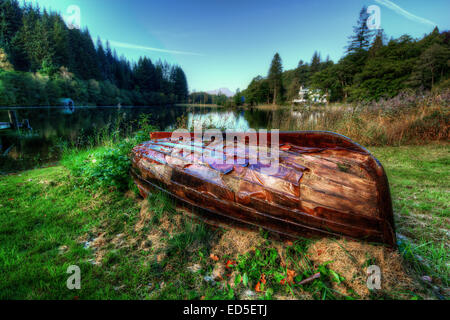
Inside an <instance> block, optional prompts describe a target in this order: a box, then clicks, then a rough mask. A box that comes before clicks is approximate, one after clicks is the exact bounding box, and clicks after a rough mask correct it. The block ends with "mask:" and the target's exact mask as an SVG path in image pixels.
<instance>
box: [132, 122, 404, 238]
mask: <svg viewBox="0 0 450 320" xmlns="http://www.w3.org/2000/svg"><path fill="white" fill-rule="evenodd" d="M191 138H193V134H192V135H191ZM260 138H261V137H259V136H258V138H257V146H255V145H252V144H251V143H249V142H247V143H244V144H242V147H244V148H247V151H248V150H249V149H248V148H253V147H255V148H257V149H258V150H260V149H261V148H262V147H261V146H259V144H260V140H261V139H260ZM267 141H268V142H269V143H270V141H271V136H270V134H268V137H267ZM279 145H280V151H279V159H280V163H279V168H278V169H277V172H274V173H269V174H266V173H264V172H263V170H261V166H260V165H249V163H248V161H246V162H245V163H244V164H241V165H239V164H238V163H237V162H236V163H235V164H233V165H228V166H217V165H215V163H205V162H202V161H199V160H198V158H196V159H195V160H196V161H192V157H191V158H189V159H191V160H190V161H188V160H186V159H187V157H186V152H185V153H184V154H183V156H179V154H182V153H179V149H180V148H181V146H180V144H179V142H178V141H173V140H171V133H167V132H158V133H153V134H152V135H151V140H150V141H148V142H146V143H144V144H141V145H139V146H136V147H135V148H134V149H133V151H132V156H131V160H132V169H131V174H132V176H133V178H134V180H135V182H136V184H137V186H138V187H139V190H140V192H141V194H142V195H143V196H146V195H147V194H148V193H149V192H152V191H154V190H161V191H163V192H166V193H168V194H169V195H171V196H172V197H174V198H176V199H177V200H179V201H180V202H181V203H184V204H186V205H189V206H193V207H195V208H198V209H199V210H200V212H201V214H202V215H203V216H204V217H206V218H208V217H211V218H214V221H220V220H221V218H223V220H227V221H237V222H239V223H244V224H249V225H253V226H257V227H262V228H264V229H267V230H269V231H272V232H276V233H279V234H283V235H287V236H291V237H321V236H331V237H341V236H344V237H348V238H354V239H361V240H365V241H369V242H376V243H384V244H386V245H389V246H395V245H396V238H395V229H394V219H393V212H392V202H391V196H390V191H389V184H388V180H387V177H386V174H385V171H384V169H383V167H382V165H381V164H380V163H379V161H378V160H377V159H375V158H374V157H373V156H372V155H371V154H370V153H369V152H368V151H367V150H366V149H364V148H363V147H361V146H360V145H358V144H356V143H354V142H353V141H351V140H350V139H348V138H346V137H344V136H341V135H338V134H335V133H331V132H316V131H313V132H286V133H280V134H279ZM210 146H211V144H210V145H208V144H207V143H206V144H202V145H200V146H197V149H200V150H205V149H208V148H209V147H210ZM236 146H237V144H236ZM238 147H239V146H238ZM194 149H195V148H194ZM224 150H225V151H224V152H223V153H224V155H225V154H226V148H225V149H224ZM194 151H195V150H194ZM191 156H192V155H191ZM227 156H228V155H227ZM194 158H195V156H194ZM235 158H236V157H235ZM247 160H248V159H247ZM241 163H242V162H241Z"/></svg>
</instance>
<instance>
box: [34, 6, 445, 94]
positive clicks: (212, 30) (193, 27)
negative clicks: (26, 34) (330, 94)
mask: <svg viewBox="0 0 450 320" xmlns="http://www.w3.org/2000/svg"><path fill="white" fill-rule="evenodd" d="M27 1H28V2H34V3H38V4H39V5H40V7H41V8H43V7H45V8H51V9H53V10H54V11H58V12H60V13H62V14H65V13H66V11H67V8H68V7H69V6H70V5H77V6H79V8H80V9H81V26H82V27H85V26H87V27H88V28H89V30H90V32H91V35H92V37H93V38H95V39H96V38H97V36H100V38H102V39H105V40H106V39H108V40H110V41H111V43H112V47H113V48H115V49H116V50H117V52H118V54H119V55H122V54H123V55H125V56H126V57H127V58H128V59H130V60H132V61H135V60H137V58H138V57H139V56H141V55H147V56H149V57H150V58H152V60H157V59H159V58H161V59H163V60H167V61H168V62H170V63H177V64H179V65H181V66H182V68H183V69H184V70H185V72H186V75H187V77H188V81H189V87H190V90H191V91H192V90H197V91H199V90H213V89H218V88H222V87H228V88H230V89H231V90H232V91H235V90H236V89H237V88H240V89H241V90H242V89H245V88H246V87H247V85H248V84H249V83H250V81H251V80H252V79H253V77H255V76H257V75H263V76H265V75H266V74H267V71H268V69H269V64H270V61H271V59H272V57H273V55H274V54H275V53H276V52H279V53H280V55H281V58H282V59H283V64H284V68H285V69H292V68H294V67H295V66H296V65H297V64H298V62H299V60H300V59H302V60H304V61H310V60H311V57H312V55H313V53H314V51H315V50H318V51H319V52H321V54H322V57H323V58H326V56H327V55H329V56H330V58H331V59H333V60H334V61H337V60H339V58H340V57H342V55H343V53H344V47H345V46H346V44H347V37H348V36H349V35H350V34H351V33H352V27H353V26H354V25H355V23H356V21H357V19H358V14H359V11H360V9H361V8H362V6H363V5H367V6H369V5H378V6H379V7H380V9H381V27H382V28H383V29H384V30H385V32H386V33H387V34H388V36H393V37H398V36H400V35H402V34H406V33H407V34H410V35H412V36H413V37H415V38H417V37H421V36H423V35H424V34H425V33H429V32H431V31H432V30H433V28H434V27H433V25H434V24H436V25H437V26H438V27H439V29H440V30H448V29H449V25H450V23H449V19H448V13H449V12H450V1H449V0H433V1H419V0H369V1H365V0H333V1H324V0H295V1H294V0H292V1H288V0H258V1H253V0H240V1H235V0H208V1H207V0H203V1H200V0H185V1H180V0H178V1H175V0H149V1H143V0H140V1H139V0H126V1H125V0H27ZM155 49H156V50H155Z"/></svg>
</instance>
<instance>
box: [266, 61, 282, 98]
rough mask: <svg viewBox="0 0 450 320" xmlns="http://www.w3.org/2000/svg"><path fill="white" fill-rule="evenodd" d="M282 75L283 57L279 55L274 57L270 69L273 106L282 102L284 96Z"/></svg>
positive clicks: (269, 77) (269, 78)
mask: <svg viewBox="0 0 450 320" xmlns="http://www.w3.org/2000/svg"><path fill="white" fill-rule="evenodd" d="M282 74H283V65H282V61H281V57H280V55H279V54H278V53H276V54H275V56H274V57H273V60H272V63H271V65H270V69H269V76H268V80H269V85H270V90H271V92H272V97H273V100H272V101H273V104H276V103H277V102H279V101H280V100H281V95H282V89H283V84H282Z"/></svg>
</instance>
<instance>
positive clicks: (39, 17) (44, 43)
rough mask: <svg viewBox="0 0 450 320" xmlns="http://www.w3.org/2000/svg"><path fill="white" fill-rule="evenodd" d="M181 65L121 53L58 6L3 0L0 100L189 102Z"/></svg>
mask: <svg viewBox="0 0 450 320" xmlns="http://www.w3.org/2000/svg"><path fill="white" fill-rule="evenodd" d="M187 96H188V84H187V80H186V76H185V74H184V72H183V70H182V69H181V67H179V66H171V65H169V64H168V63H166V62H162V61H161V60H160V61H157V62H156V63H153V62H152V61H151V60H150V59H149V58H147V57H143V58H140V59H139V61H138V62H137V63H133V64H132V63H130V62H129V61H128V60H127V59H125V58H124V57H120V58H119V57H118V56H117V54H116V52H115V51H113V50H112V49H111V47H110V45H109V43H108V42H106V45H105V44H104V43H103V42H102V41H101V40H100V39H98V40H97V43H96V44H94V41H93V40H92V38H91V36H90V34H89V31H88V30H87V29H84V30H79V29H76V28H73V29H72V28H68V27H67V26H66V24H65V23H64V20H63V19H62V17H61V16H60V15H59V14H57V13H54V12H47V11H46V10H45V9H44V10H40V8H39V7H33V6H32V5H31V4H24V5H23V6H20V5H19V3H18V1H17V0H0V105H58V104H59V98H61V97H70V98H72V99H73V100H75V102H76V103H78V104H94V105H117V104H123V105H154V104H172V103H179V102H185V101H186V99H187Z"/></svg>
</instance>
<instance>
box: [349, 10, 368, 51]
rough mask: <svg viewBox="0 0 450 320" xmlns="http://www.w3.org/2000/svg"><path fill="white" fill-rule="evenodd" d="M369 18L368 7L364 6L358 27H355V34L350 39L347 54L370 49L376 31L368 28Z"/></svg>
mask: <svg viewBox="0 0 450 320" xmlns="http://www.w3.org/2000/svg"><path fill="white" fill-rule="evenodd" d="M369 18H370V16H369V13H368V12H367V7H365V6H364V7H363V8H362V9H361V12H360V14H359V20H358V23H357V25H356V26H355V27H353V32H354V34H353V35H352V36H351V37H350V38H349V40H350V43H349V45H348V47H347V52H358V51H360V50H368V49H369V47H370V44H371V43H372V39H373V36H374V31H373V30H371V29H369V27H368V26H367V21H368V20H369Z"/></svg>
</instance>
